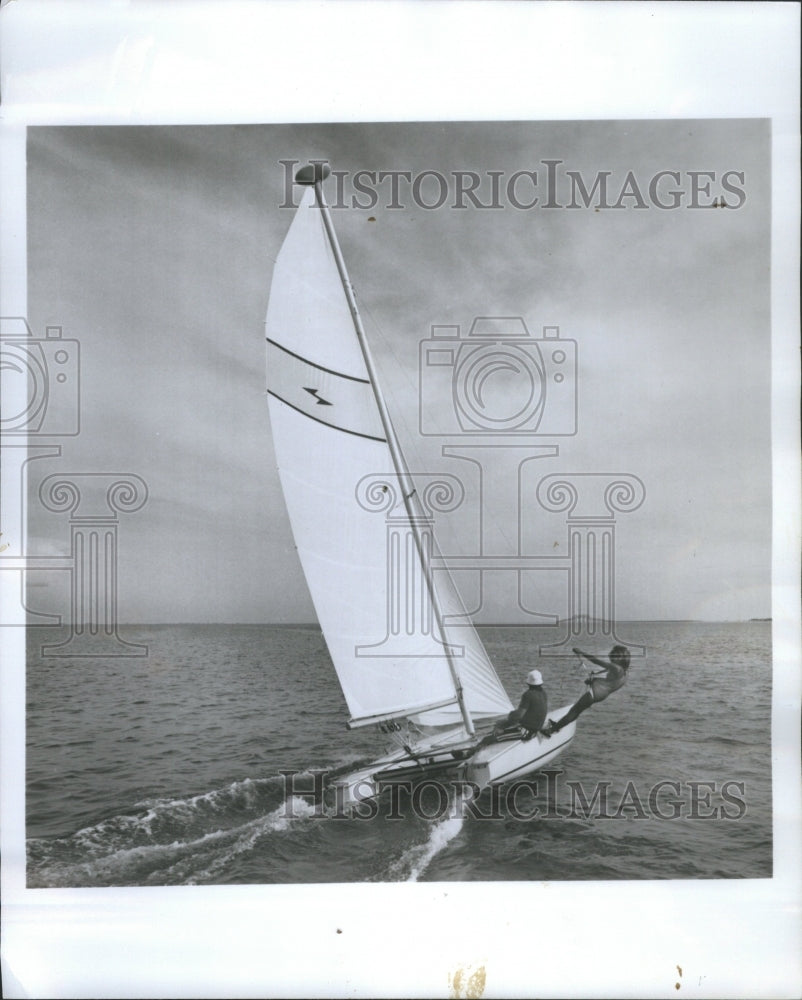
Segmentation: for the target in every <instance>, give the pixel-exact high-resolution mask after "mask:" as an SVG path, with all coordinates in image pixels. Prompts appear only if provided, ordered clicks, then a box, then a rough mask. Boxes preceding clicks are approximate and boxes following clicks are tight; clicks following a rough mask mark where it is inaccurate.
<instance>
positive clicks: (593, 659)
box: [574, 646, 610, 670]
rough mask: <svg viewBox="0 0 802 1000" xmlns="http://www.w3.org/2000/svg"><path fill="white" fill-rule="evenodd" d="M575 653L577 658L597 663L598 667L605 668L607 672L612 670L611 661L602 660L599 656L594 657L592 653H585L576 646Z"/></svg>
mask: <svg viewBox="0 0 802 1000" xmlns="http://www.w3.org/2000/svg"><path fill="white" fill-rule="evenodd" d="M574 652H575V653H576V654H577V656H584V657H585V659H586V660H590V662H591V663H595V664H596V666H597V667H604V669H605V670H609V668H610V661H609V660H600V659H599V657H598V656H593V655H592V654H591V653H583V652H582V650H581V649H577V648H576V646H574Z"/></svg>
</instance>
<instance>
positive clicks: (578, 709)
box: [547, 691, 593, 734]
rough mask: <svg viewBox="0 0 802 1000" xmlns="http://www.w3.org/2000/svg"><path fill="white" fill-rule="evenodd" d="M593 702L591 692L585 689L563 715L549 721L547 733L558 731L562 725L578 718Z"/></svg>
mask: <svg viewBox="0 0 802 1000" xmlns="http://www.w3.org/2000/svg"><path fill="white" fill-rule="evenodd" d="M592 704H593V692H592V691H586V692H585V693H584V694H583V695H582V697H581V698H580V699H579V700H578V701H576V702H574V704H573V705H572V706H571V707H570V708H569V709H568V711H567V712H566V713H565V715H564V716H563V717H562V718H561V719H559V720H558V721H557V722H550V723H549V728H548V730H547V731H548V733H549V734H551V733H558V732H559V731H560V730H561V729H562V728H563V726H567V725H568V723H569V722H573V721H574V719H577V718H579V716H580V715H581V714H582V713H583V712H584V711H585V710H586V709H588V708H590V706H591V705H592Z"/></svg>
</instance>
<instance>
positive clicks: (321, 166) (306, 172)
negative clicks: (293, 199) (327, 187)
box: [295, 161, 331, 184]
mask: <svg viewBox="0 0 802 1000" xmlns="http://www.w3.org/2000/svg"><path fill="white" fill-rule="evenodd" d="M330 173H331V167H330V166H329V165H328V163H321V162H320V161H318V162H315V163H307V164H306V166H305V167H301V169H300V170H298V171H297V172H296V174H295V183H296V184H317V182H318V181H325V179H326V178H327V177H328V176H329V174H330Z"/></svg>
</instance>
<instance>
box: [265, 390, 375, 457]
mask: <svg viewBox="0 0 802 1000" xmlns="http://www.w3.org/2000/svg"><path fill="white" fill-rule="evenodd" d="M346 377H347V376H346ZM359 381H360V382H361V381H362V380H361V379H359ZM267 394H268V395H269V396H272V397H273V398H274V399H277V400H278V401H279V402H280V403H284V405H285V406H289V408H290V409H291V410H295V412H296V413H301V414H303V416H305V417H309V419H310V420H314V421H315V423H316V424H323V426H324V427H331V429H332V430H333V431H342V432H343V433H344V434H353V435H354V437H361V438H366V439H367V440H368V441H381V442H383V443H384V444H386V443H387V438H383V437H374V436H373V435H372V434H363V433H362V432H361V431H352V430H350V429H349V428H348V427H338V426H337V424H330V423H329V421H328V420H321V419H320V418H319V417H313V416H312V414H311V413H309V412H308V411H307V410H302V409H301V407H300V406H293V405H292V403H288V402H287V400H286V399H284V398H282V397H281V396H279V394H278V393H277V392H274V391H273V390H272V389H268V390H267Z"/></svg>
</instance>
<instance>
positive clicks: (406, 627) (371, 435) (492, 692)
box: [266, 186, 511, 725]
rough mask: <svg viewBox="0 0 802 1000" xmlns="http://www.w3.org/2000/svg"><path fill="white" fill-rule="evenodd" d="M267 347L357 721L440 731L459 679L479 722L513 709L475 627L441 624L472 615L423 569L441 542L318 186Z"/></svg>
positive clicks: (454, 712) (280, 283)
mask: <svg viewBox="0 0 802 1000" xmlns="http://www.w3.org/2000/svg"><path fill="white" fill-rule="evenodd" d="M266 337H267V386H268V400H269V408H270V420H271V425H272V431H273V440H274V444H275V450H276V459H277V464H278V469H279V474H280V478H281V484H282V488H283V491H284V497H285V500H286V503H287V509H288V512H289V516H290V522H291V524H292V529H293V534H294V537H295V543H296V547H297V549H298V554H299V557H300V560H301V564H302V566H303V570H304V574H305V576H306V580H307V584H308V586H309V590H310V593H311V595H312V600H313V603H314V605H315V610H316V612H317V615H318V620H319V622H320V626H321V629H322V631H323V635H324V637H325V639H326V644H327V646H328V649H329V653H330V655H331V658H332V661H333V663H334V667H335V669H336V671H337V675H338V678H339V681H340V684H341V686H342V689H343V693H344V695H345V699H346V702H347V704H348V708H349V710H350V712H351V716H352V718H351V722H352V723H353V724H359V723H362V724H366V723H369V722H373V721H378V720H380V719H382V718H390V717H396V716H407V717H409V716H415V717H416V718H418V719H419V720H420V721H422V722H425V723H427V724H429V725H445V724H450V723H458V722H459V721H460V719H461V711H460V708H459V704H458V701H457V690H456V684H455V673H456V675H457V677H458V679H459V683H460V684H461V686H462V692H463V699H464V702H465V705H466V708H467V710H468V711H469V712H470V714H471V716H472V717H474V718H477V717H482V716H484V717H487V716H494V715H499V714H501V713H503V712H506V711H508V710H509V709H510V707H511V704H510V701H509V698H508V697H507V694H506V692H505V691H504V688H503V687H502V685H501V683H500V682H499V680H498V677H497V676H496V673H495V671H494V669H493V666H492V664H491V663H490V661H489V659H488V657H487V654H486V652H485V650H484V648H483V646H482V643H481V641H480V640H479V637H478V635H477V634H476V632H475V631H474V629H473V628H472V627H470V626H468V627H464V626H459V627H456V628H455V627H451V628H448V627H446V628H444V627H443V626H442V622H441V616H440V614H439V605H440V603H441V601H442V605H443V607H444V608H445V609H446V611H447V612H448V613H450V614H454V613H461V609H462V605H461V601H460V600H459V595H458V594H457V592H456V589H455V588H454V587H453V583H452V582H451V581H450V578H449V577H448V575H447V574H445V573H440V572H437V573H435V574H434V580H432V575H431V573H428V574H427V573H426V572H425V567H424V564H423V560H425V559H427V547H428V546H430V545H431V544H433V539H431V538H429V537H427V538H424V540H423V544H421V538H420V534H418V535H417V542H416V541H415V537H416V536H415V535H414V534H413V533H414V532H419V526H418V525H417V524H415V525H413V523H412V520H413V518H411V517H410V509H411V510H412V512H413V515H414V513H415V509H416V508H415V507H414V506H413V507H411V508H410V505H409V503H407V505H406V506H405V505H404V503H403V501H402V499H401V497H400V492H399V480H398V475H397V473H398V470H397V469H396V468H394V465H393V460H392V456H391V452H390V449H389V447H388V444H387V440H386V432H385V428H384V426H383V424H382V420H381V417H380V413H379V408H378V405H377V402H376V398H375V395H374V389H373V386H372V385H371V383H370V378H369V375H368V369H367V366H366V363H365V358H364V355H363V353H362V348H361V346H360V343H359V340H358V338H357V334H356V331H355V327H354V322H353V319H352V317H351V313H350V310H349V307H348V302H347V299H346V296H345V292H344V290H343V285H342V281H341V278H340V275H339V272H338V269H337V265H336V260H335V257H334V254H333V251H332V248H331V244H330V242H329V238H328V236H327V233H326V230H325V226H324V223H323V218H322V213H321V210H320V209H319V208H318V206H317V204H316V198H315V190H314V188H313V187H311V186H310V187H307V188H306V190H305V193H304V197H303V199H302V201H301V204H300V205H299V207H298V209H297V211H296V215H295V218H294V220H293V222H292V225H291V227H290V230H289V233H288V234H287V237H286V239H285V241H284V244H283V246H282V248H281V251H280V253H279V255H278V258H277V260H276V264H275V267H274V270H273V280H272V284H271V289H270V301H269V305H268V310H267V320H266ZM390 433H392V430H391V429H390ZM413 502H414V501H413ZM414 519H415V521H416V522H417V517H415V518H414ZM441 577H442V579H440V578H441ZM432 587H434V588H435V590H436V594H435V595H434V597H433V595H432V592H431V591H432ZM446 643H448V644H449V646H448V647H447V646H446Z"/></svg>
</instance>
